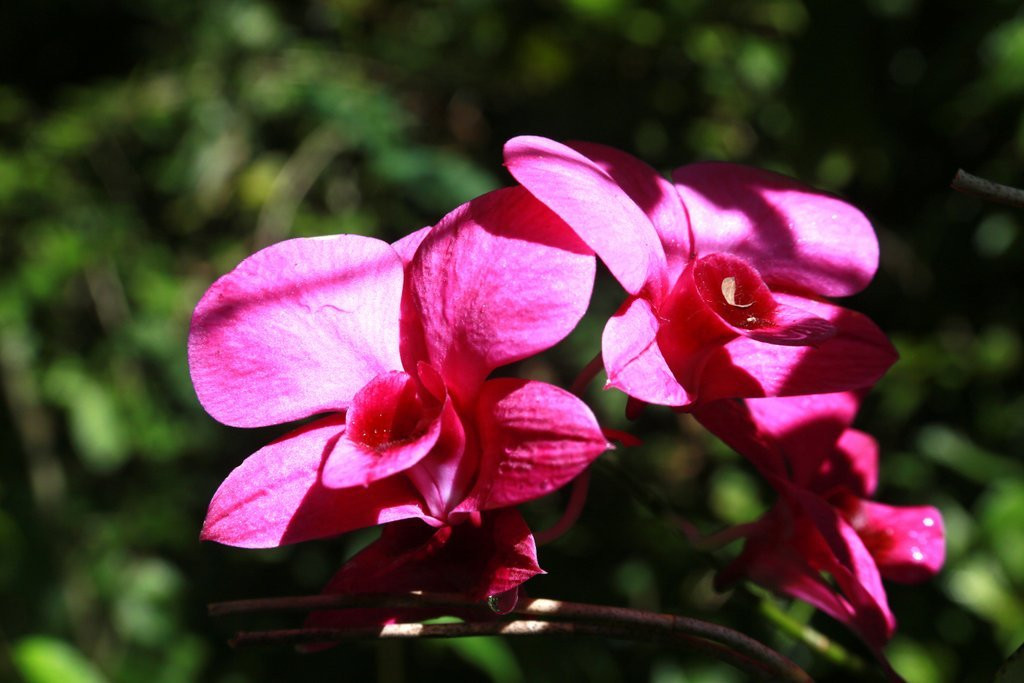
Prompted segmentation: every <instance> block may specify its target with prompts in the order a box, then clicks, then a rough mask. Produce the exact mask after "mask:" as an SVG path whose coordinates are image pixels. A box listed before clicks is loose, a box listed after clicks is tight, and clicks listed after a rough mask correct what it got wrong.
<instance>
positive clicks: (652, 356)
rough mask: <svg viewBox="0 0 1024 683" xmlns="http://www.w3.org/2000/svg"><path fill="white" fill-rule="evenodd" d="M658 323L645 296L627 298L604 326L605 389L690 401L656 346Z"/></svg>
mask: <svg viewBox="0 0 1024 683" xmlns="http://www.w3.org/2000/svg"><path fill="white" fill-rule="evenodd" d="M660 326H661V322H660V321H659V320H658V317H657V315H656V314H655V313H654V311H653V310H652V309H651V304H650V303H649V302H648V301H647V300H646V299H639V298H635V297H630V298H629V299H627V300H626V303H624V304H623V305H622V307H621V308H619V310H618V312H616V313H615V315H613V316H612V317H611V318H610V319H609V320H608V323H607V324H606V325H605V328H604V334H603V336H602V337H601V353H602V355H603V357H604V367H605V371H606V372H607V373H608V384H607V387H608V388H613V387H614V388H616V389H619V390H621V391H623V392H625V393H626V394H628V395H630V396H632V397H634V398H636V399H639V400H641V401H646V402H647V403H655V404H658V405H665V406H681V405H686V404H688V403H689V402H690V397H689V394H687V393H686V389H685V388H684V387H683V386H682V385H681V384H680V383H679V380H678V379H676V377H675V375H673V374H672V369H671V368H670V367H669V366H668V363H667V362H666V360H665V357H664V355H662V352H661V347H660V346H659V345H658V339H657V336H658V330H659V328H660Z"/></svg>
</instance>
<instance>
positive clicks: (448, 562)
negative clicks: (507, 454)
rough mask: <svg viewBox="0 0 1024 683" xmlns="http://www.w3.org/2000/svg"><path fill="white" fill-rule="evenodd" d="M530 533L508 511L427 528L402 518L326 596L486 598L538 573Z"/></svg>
mask: <svg viewBox="0 0 1024 683" xmlns="http://www.w3.org/2000/svg"><path fill="white" fill-rule="evenodd" d="M542 573H543V570H542V569H541V568H540V566H539V565H538V564H537V551H536V547H535V545H534V542H533V536H532V535H531V534H530V529H529V528H528V527H527V526H526V522H524V521H523V518H522V516H521V515H520V514H519V512H517V511H516V510H515V509H513V508H505V509H501V510H493V511H489V512H486V513H484V514H483V515H481V516H480V519H479V522H478V523H474V521H473V520H469V519H467V520H466V521H464V522H462V523H461V524H455V525H443V526H440V527H436V528H435V527H433V526H429V525H427V524H425V523H423V522H422V521H419V520H405V521H400V522H396V523H394V524H388V525H387V526H385V527H384V531H383V533H382V534H381V537H380V539H378V540H377V541H374V542H373V543H371V544H370V545H369V546H367V547H366V548H365V549H363V550H362V551H361V552H359V553H358V554H357V555H355V556H354V557H353V558H352V559H350V560H349V561H348V562H346V563H345V565H344V566H343V567H342V568H341V570H340V571H338V573H337V574H335V575H334V577H333V578H332V579H331V580H330V582H329V583H328V584H327V586H326V587H325V588H324V593H327V594H359V593H406V592H409V591H424V592H427V593H454V594H458V595H464V596H466V597H469V598H480V599H482V598H486V597H488V596H490V595H495V594H498V593H503V592H505V591H507V590H510V589H512V588H515V587H516V586H518V585H520V584H522V583H523V582H524V581H526V580H527V579H529V578H531V577H533V576H536V575H537V574H542Z"/></svg>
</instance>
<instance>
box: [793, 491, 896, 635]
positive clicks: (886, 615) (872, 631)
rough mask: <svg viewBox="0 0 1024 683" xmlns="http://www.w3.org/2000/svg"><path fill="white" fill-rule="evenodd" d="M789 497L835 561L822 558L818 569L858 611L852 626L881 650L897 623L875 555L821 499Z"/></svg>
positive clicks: (796, 494)
mask: <svg viewBox="0 0 1024 683" xmlns="http://www.w3.org/2000/svg"><path fill="white" fill-rule="evenodd" d="M785 495H786V496H787V498H788V499H789V500H790V501H792V502H793V503H794V504H795V505H797V506H799V508H800V509H801V510H802V514H804V515H806V518H807V519H809V520H810V521H811V523H812V524H813V525H814V527H815V528H816V529H817V530H818V533H819V534H821V538H822V539H823V540H824V541H825V544H826V545H827V547H828V550H829V552H830V554H831V557H827V556H825V557H822V558H821V561H822V562H823V563H824V564H823V565H822V566H820V567H818V568H819V569H822V570H824V571H827V572H829V573H830V574H831V575H832V578H833V579H834V580H835V581H836V583H837V584H838V586H839V588H840V589H841V590H842V591H843V594H844V595H846V597H847V599H849V601H850V603H851V605H853V607H854V608H855V618H854V620H853V622H851V623H850V626H851V627H852V628H853V629H854V630H856V631H857V632H858V634H860V636H861V637H862V638H863V639H864V640H865V642H867V643H868V644H869V645H871V646H872V647H873V648H878V649H881V647H882V646H883V645H885V643H886V641H888V640H889V638H891V637H892V634H893V632H894V631H895V629H896V619H895V617H893V615H892V612H891V611H890V610H889V603H888V600H887V598H886V595H885V588H884V587H883V586H882V577H881V575H880V574H879V571H878V565H877V564H876V563H875V560H874V558H873V557H872V554H871V552H870V551H869V550H868V548H867V547H866V546H865V545H864V542H863V541H862V540H861V537H860V535H859V534H858V533H857V531H856V530H855V529H854V528H853V527H852V526H851V525H850V524H848V523H847V522H846V521H845V520H844V519H843V518H842V516H841V515H840V514H839V512H838V511H837V510H836V509H835V508H834V507H832V506H831V505H829V504H828V503H827V502H826V501H825V500H823V499H822V498H821V497H819V496H817V495H815V494H813V493H810V492H808V491H805V490H803V489H800V488H798V487H795V486H790V487H788V491H786V493H785ZM804 535H806V534H804Z"/></svg>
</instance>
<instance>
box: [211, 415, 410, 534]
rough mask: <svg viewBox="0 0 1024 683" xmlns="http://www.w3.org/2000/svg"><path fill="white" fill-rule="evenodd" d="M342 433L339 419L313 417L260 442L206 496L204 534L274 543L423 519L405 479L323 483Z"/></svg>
mask: <svg viewBox="0 0 1024 683" xmlns="http://www.w3.org/2000/svg"><path fill="white" fill-rule="evenodd" d="M344 431H345V423H344V417H343V416H341V415H332V416H330V417H326V418H323V419H321V420H317V421H316V422H311V423H309V424H307V425H304V426H303V427H300V428H299V429H297V430H295V431H293V432H291V433H289V434H286V435H285V436H283V437H281V438H280V439H278V440H277V441H274V442H273V443H271V444H269V445H267V446H264V447H263V448H261V449H260V450H259V451H257V452H256V453H254V454H253V455H251V456H249V457H248V458H246V460H245V461H244V462H243V463H242V464H241V465H239V466H238V467H236V468H235V470H234V471H233V472H231V474H229V475H228V478H227V479H225V480H224V482H223V483H222V484H221V485H220V488H218V489H217V492H216V493H215V494H214V496H213V500H212V501H211V502H210V509H209V511H208V512H207V514H206V521H205V522H204V524H203V533H202V538H203V540H207V541H216V542H218V543H224V544H226V545H232V546H238V547H242V548H273V547H277V546H279V545H285V544H288V543H297V542H299V541H305V540H309V539H314V538H323V537H327V536H334V535H336V534H340V533H343V532H345V531H351V530H352V529H358V528H361V527H366V526H372V525H374V524H381V523H384V522H389V521H394V520H398V519H405V518H408V517H422V516H423V515H424V512H423V510H422V507H421V504H420V502H419V498H418V497H417V495H416V492H415V490H414V489H413V488H412V486H410V485H409V483H408V482H407V481H406V480H405V479H404V478H402V477H391V478H388V479H384V480H381V481H378V482H375V483H374V484H371V485H370V486H368V487H365V488H364V487H356V488H350V489H343V490H332V489H327V488H324V487H323V486H322V485H321V483H320V467H321V464H322V463H323V460H324V458H325V457H326V456H327V455H329V454H330V452H331V451H332V449H333V448H334V447H335V445H336V444H337V442H338V441H339V440H340V439H341V438H342V435H343V434H344Z"/></svg>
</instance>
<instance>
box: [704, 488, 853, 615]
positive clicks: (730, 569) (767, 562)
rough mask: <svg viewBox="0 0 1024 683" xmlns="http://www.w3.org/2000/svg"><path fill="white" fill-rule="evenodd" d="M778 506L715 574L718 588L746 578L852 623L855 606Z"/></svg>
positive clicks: (759, 523) (729, 585) (723, 587)
mask: <svg viewBox="0 0 1024 683" xmlns="http://www.w3.org/2000/svg"><path fill="white" fill-rule="evenodd" d="M778 510H779V508H773V510H772V511H770V512H769V513H768V514H767V515H765V517H763V518H762V519H761V520H759V521H758V522H757V524H756V526H755V527H754V529H753V533H751V534H750V535H749V536H748V538H747V540H746V542H745V543H744V545H743V550H742V552H741V553H740V554H739V556H738V557H737V558H736V559H735V560H733V562H731V563H730V564H729V565H728V566H726V567H725V568H724V569H722V570H721V571H719V572H718V573H717V574H716V576H715V586H716V587H717V588H718V589H719V590H723V589H726V588H729V587H731V586H732V585H734V584H735V583H736V582H738V581H740V580H742V579H744V578H747V579H750V580H751V581H753V582H754V583H757V584H760V585H762V586H765V587H766V588H769V589H771V590H773V591H775V592H777V593H781V594H784V595H788V596H790V597H793V598H796V599H798V600H803V601H804V602H807V603H809V604H811V605H814V606H815V607H817V608H818V609H820V610H821V611H822V612H824V613H825V614H828V615H829V616H830V617H832V618H833V619H835V620H836V621H839V622H842V623H844V624H850V623H852V622H853V620H854V619H855V613H856V610H855V608H854V606H853V605H852V604H850V601H849V600H847V599H846V598H845V597H844V596H843V595H842V594H841V593H838V592H837V591H836V590H835V588H834V587H833V586H832V585H830V584H829V583H828V582H827V581H826V580H825V579H824V577H822V575H821V572H820V571H819V570H818V569H816V568H815V567H814V566H812V565H811V564H810V563H809V562H808V559H807V557H806V556H805V554H804V552H803V551H802V550H801V549H800V548H799V547H798V546H797V545H794V544H793V543H790V542H788V541H789V540H790V539H789V538H788V537H789V533H787V531H786V529H785V527H784V525H783V524H782V523H781V522H780V521H779V519H780V515H778V514H777V511H778Z"/></svg>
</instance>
